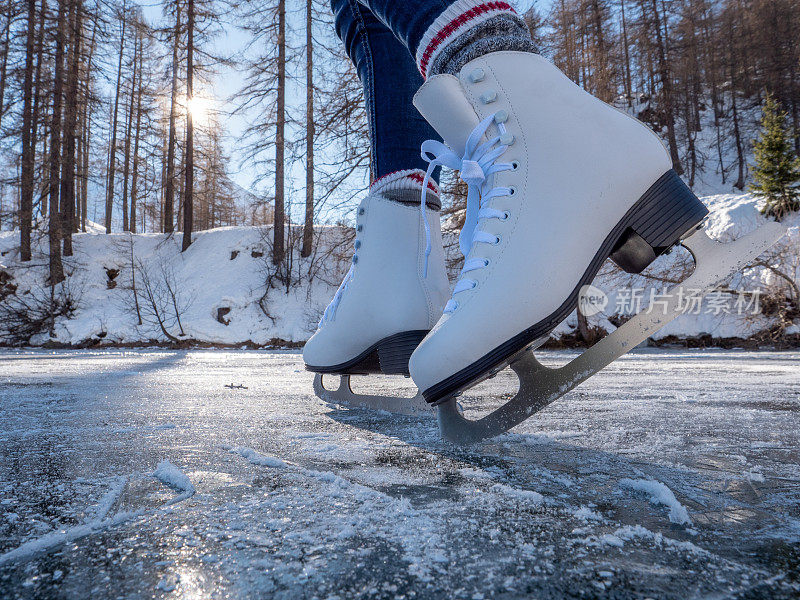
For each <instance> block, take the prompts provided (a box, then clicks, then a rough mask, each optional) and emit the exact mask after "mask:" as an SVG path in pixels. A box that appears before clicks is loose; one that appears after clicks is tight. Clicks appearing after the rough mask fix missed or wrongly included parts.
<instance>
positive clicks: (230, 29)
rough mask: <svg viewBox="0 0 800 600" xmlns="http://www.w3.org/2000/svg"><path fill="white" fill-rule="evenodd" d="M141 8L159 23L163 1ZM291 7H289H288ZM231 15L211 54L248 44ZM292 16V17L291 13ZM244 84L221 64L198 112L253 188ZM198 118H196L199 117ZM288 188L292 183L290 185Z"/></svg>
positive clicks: (543, 2) (524, 5) (234, 172)
mask: <svg viewBox="0 0 800 600" xmlns="http://www.w3.org/2000/svg"><path fill="white" fill-rule="evenodd" d="M551 2H552V0H520V1H517V2H514V4H515V5H516V6H517V7H518V9H517V10H518V11H519V12H524V11H525V10H527V9H528V8H529V7H530V6H531V5H532V4H534V3H535V4H537V5H538V6H539V7H540V9H541V10H545V9H546V8H547V7H548V6H549V5H550V3H551ZM140 6H142V9H143V11H144V14H145V17H146V18H147V20H148V21H149V22H150V23H151V24H158V23H162V16H161V12H162V4H161V3H160V2H159V3H155V2H152V0H150V2H148V3H142V4H140ZM290 10H291V8H290ZM230 18H232V14H230V11H229V13H228V14H226V15H225V16H224V17H223V22H222V25H223V27H222V33H221V34H220V35H219V36H218V37H216V38H215V39H214V40H213V43H212V47H211V48H210V49H209V50H210V51H211V52H212V53H214V54H217V55H221V56H232V55H234V54H236V53H237V52H240V51H242V50H243V48H244V46H245V44H246V43H247V34H245V33H243V32H242V31H241V30H240V29H239V28H238V27H237V26H236V24H235V23H233V22H231V21H230V20H229V19H230ZM290 18H291V16H290ZM243 84H244V73H243V72H242V71H241V70H240V69H238V68H235V67H220V68H219V73H218V74H217V75H216V77H215V78H214V81H213V83H212V86H211V87H210V89H204V90H202V91H201V94H202V100H198V101H197V103H198V111H199V112H214V113H216V116H217V118H218V120H219V121H220V123H221V124H222V126H223V129H224V131H225V133H226V138H225V149H226V152H227V153H228V155H229V156H230V157H231V159H232V160H231V164H230V175H231V177H232V178H233V179H234V181H236V182H237V183H238V184H239V185H241V186H242V187H244V188H246V189H252V187H253V186H252V183H253V180H254V179H255V176H256V173H254V172H253V170H252V167H250V166H246V165H245V166H243V165H241V152H240V145H239V143H238V141H239V140H241V138H242V134H243V132H244V130H245V129H246V127H247V118H248V116H247V115H246V114H244V115H243V114H231V113H232V112H233V109H234V107H235V105H234V103H233V102H232V101H231V99H233V98H235V97H236V95H237V93H238V91H239V90H240V89H241V88H242V86H243ZM294 100H295V101H296V102H299V103H303V102H305V96H304V92H303V95H302V96H301V97H298V98H295V99H294ZM287 102H288V103H289V104H291V103H293V98H292V97H291V96H290V97H289V98H288V99H287ZM198 118H199V117H198ZM289 176H290V177H291V176H294V177H296V178H297V179H298V181H297V187H298V188H299V189H301V190H302V181H304V177H305V174H304V173H303V172H301V170H299V168H298V167H296V168H295V169H294V172H293V173H290V174H289ZM290 187H291V186H290Z"/></svg>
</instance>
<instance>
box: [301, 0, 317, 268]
mask: <svg viewBox="0 0 800 600" xmlns="http://www.w3.org/2000/svg"><path fill="white" fill-rule="evenodd" d="M312 7H313V5H312V0H306V215H305V221H304V222H303V248H302V250H301V252H300V256H303V257H308V256H311V248H312V244H313V242H314V36H313V30H312V26H313V20H312V10H311V9H312Z"/></svg>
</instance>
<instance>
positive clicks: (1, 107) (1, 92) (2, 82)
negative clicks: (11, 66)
mask: <svg viewBox="0 0 800 600" xmlns="http://www.w3.org/2000/svg"><path fill="white" fill-rule="evenodd" d="M13 16H14V2H11V1H10V0H9V2H8V15H6V29H5V32H4V33H3V37H4V38H5V39H4V40H3V62H2V63H0V123H1V122H2V119H3V115H4V113H5V97H6V83H7V80H8V78H7V77H6V75H7V74H8V54H9V52H10V51H11V19H12V18H13Z"/></svg>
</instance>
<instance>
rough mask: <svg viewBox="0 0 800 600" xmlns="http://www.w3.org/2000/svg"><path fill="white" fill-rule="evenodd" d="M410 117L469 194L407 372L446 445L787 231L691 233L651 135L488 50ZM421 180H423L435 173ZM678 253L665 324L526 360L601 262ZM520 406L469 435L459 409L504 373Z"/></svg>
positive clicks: (626, 341)
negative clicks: (432, 318) (679, 249)
mask: <svg viewBox="0 0 800 600" xmlns="http://www.w3.org/2000/svg"><path fill="white" fill-rule="evenodd" d="M414 104H415V105H416V106H417V108H418V109H419V110H420V112H421V113H422V114H423V116H424V117H425V118H426V119H427V120H428V122H430V124H431V125H432V126H433V127H434V128H435V129H436V130H437V132H438V133H439V134H440V135H441V136H442V137H443V138H444V140H445V141H446V143H447V146H445V145H443V144H441V143H438V142H426V143H425V144H424V145H423V152H424V153H426V154H427V156H428V158H429V159H430V160H431V163H430V167H431V169H433V168H434V167H435V166H436V165H440V164H442V165H445V166H448V167H451V168H454V169H459V170H460V172H461V178H462V179H463V180H464V181H465V182H467V184H468V187H469V194H468V199H467V214H466V222H465V225H464V229H463V230H462V232H461V249H462V252H463V253H464V254H465V264H464V268H463V270H462V273H461V277H460V279H459V281H458V282H457V284H456V286H455V288H454V290H453V296H452V298H451V299H450V301H449V302H448V303H447V306H446V307H445V312H444V314H443V315H442V318H441V319H440V320H439V322H438V323H437V324H436V326H435V327H434V328H433V330H432V331H431V332H430V333H429V334H428V335H427V336H426V337H425V339H424V340H423V341H422V343H421V344H420V345H419V346H418V348H417V349H416V350H415V352H414V354H413V355H412V357H411V361H410V372H411V376H412V377H413V378H414V382H415V383H416V384H417V386H418V387H419V389H420V390H421V392H422V394H423V396H424V398H425V400H426V401H427V402H429V403H431V404H433V405H437V406H438V407H439V423H440V426H441V428H442V432H443V435H444V437H446V438H447V439H450V440H453V441H457V442H472V441H477V440H480V439H483V438H486V437H490V436H494V435H497V434H498V433H501V432H503V431H506V430H508V429H509V428H510V427H512V426H514V425H516V424H517V423H519V422H521V421H523V420H524V419H526V418H527V417H529V416H530V415H531V414H533V412H535V411H537V410H540V409H541V408H542V407H544V406H546V405H547V404H549V403H550V402H552V401H553V400H555V399H556V398H558V397H559V396H561V395H563V394H565V393H566V392H568V391H569V390H571V389H572V388H573V387H575V386H576V385H578V384H579V383H580V382H581V381H584V380H585V379H587V378H588V377H590V376H591V375H593V374H594V373H596V372H597V371H598V370H600V369H601V368H602V367H604V366H606V365H607V364H609V363H610V362H611V361H613V360H614V359H616V358H618V357H619V356H621V355H622V354H624V353H625V352H627V351H629V350H630V349H632V348H634V347H635V346H636V345H637V344H638V343H640V342H642V341H644V340H645V339H647V337H648V336H650V335H652V334H653V333H654V332H655V331H657V330H658V329H660V328H661V327H663V326H664V325H666V324H667V323H668V322H669V321H671V320H672V319H674V318H675V317H676V316H678V315H679V314H680V313H681V310H682V308H681V306H680V303H681V300H680V299H681V298H684V299H685V298H686V297H687V296H702V295H704V294H706V293H707V292H709V291H711V289H713V288H714V287H715V286H716V285H717V284H718V283H719V282H720V281H722V280H723V279H725V278H726V277H727V276H728V275H729V274H731V273H732V272H734V271H736V270H737V269H741V268H742V267H743V266H744V265H745V264H746V263H747V262H748V261H750V260H752V259H754V258H755V257H756V256H758V255H759V254H760V253H762V252H763V251H764V250H766V249H767V248H768V247H769V246H770V245H772V244H773V243H774V242H775V241H777V239H778V238H780V236H781V235H782V233H783V228H782V227H781V226H780V225H778V224H770V225H768V226H765V227H763V228H762V229H760V230H758V231H756V232H753V233H752V234H750V235H749V236H746V237H745V238H742V239H740V240H737V241H735V242H733V243H731V244H726V245H721V244H717V243H716V242H712V241H711V240H710V239H709V238H708V237H707V236H706V234H705V233H704V232H702V231H699V228H700V227H701V223H702V221H703V219H704V217H705V215H706V214H707V212H708V211H707V209H706V208H705V206H704V205H703V204H702V203H701V202H700V201H699V200H698V199H697V198H696V197H695V195H694V194H693V193H692V192H691V190H689V189H688V188H687V187H686V185H685V184H684V183H683V182H682V181H681V180H680V178H679V177H678V175H677V174H676V173H675V172H674V171H673V170H672V164H671V161H670V158H669V155H668V153H667V151H666V150H665V148H664V146H663V144H662V143H661V141H660V140H659V139H658V137H657V136H656V135H655V134H654V133H653V132H652V131H651V130H650V129H649V128H648V127H646V126H645V125H643V124H642V123H640V122H639V121H637V120H636V119H633V118H631V117H629V116H628V115H626V114H624V113H622V112H620V111H617V110H615V109H614V108H612V107H610V106H609V105H607V104H605V103H604V102H601V101H600V100H598V99H596V98H594V97H592V96H591V95H589V94H588V93H586V92H584V91H583V90H582V89H580V88H579V87H578V86H577V85H575V84H574V83H573V82H571V81H570V80H569V79H568V78H567V77H566V76H564V75H563V74H562V73H561V72H560V71H559V70H558V69H557V68H555V67H554V66H553V65H552V64H550V63H549V62H548V61H546V60H545V59H544V58H542V57H540V56H538V55H535V54H529V53H521V52H497V53H493V54H488V55H486V56H483V57H480V58H478V59H475V60H473V61H472V62H470V63H468V64H467V65H466V66H465V67H464V68H463V69H462V71H461V72H460V74H459V76H458V77H454V76H452V75H437V76H435V77H432V78H430V79H429V80H428V81H427V82H426V83H425V84H424V85H423V86H422V88H420V90H419V92H418V93H417V95H416V97H415V99H414ZM429 172H430V171H429ZM678 243H683V244H684V245H685V246H686V247H687V248H688V249H689V250H690V251H691V252H692V254H693V255H694V257H695V260H696V269H695V272H694V274H693V275H692V276H691V277H689V278H688V279H687V280H686V281H685V282H684V283H683V284H682V285H681V286H678V287H677V288H676V289H675V290H673V292H674V298H673V300H674V301H672V302H671V304H670V307H669V310H668V311H667V314H663V312H662V313H659V314H654V315H650V314H648V315H644V314H640V315H638V316H637V317H635V318H634V319H632V320H631V321H629V322H628V323H626V324H625V325H623V326H622V327H620V328H619V329H618V330H616V331H615V332H614V333H613V334H611V335H609V336H607V337H606V338H605V339H603V340H602V341H601V342H599V343H598V344H596V345H595V346H593V347H592V348H591V349H589V350H587V351H586V352H585V353H584V354H582V355H581V356H580V357H579V358H576V359H575V360H574V361H573V362H572V363H570V364H569V365H567V366H565V367H563V368H561V369H556V370H553V369H545V368H544V367H542V366H541V365H540V364H539V363H538V362H537V361H536V359H535V358H534V357H533V355H532V354H531V353H530V349H532V348H535V347H538V345H541V343H543V342H544V341H545V340H546V339H547V337H548V336H549V334H550V332H551V331H552V330H553V329H554V328H555V327H556V326H557V325H558V324H559V323H560V322H561V321H563V320H564V319H565V318H566V317H567V316H568V315H569V314H570V313H571V312H572V310H573V309H574V308H575V307H576V306H577V301H578V295H579V291H580V289H581V287H582V286H583V285H585V284H588V283H590V282H591V281H592V279H593V278H594V277H595V275H596V274H597V272H598V270H599V269H600V266H601V265H602V263H603V262H604V261H605V260H606V259H607V258H609V257H610V258H611V259H612V260H614V261H615V262H616V263H617V264H618V265H619V266H621V267H622V268H623V269H625V270H626V271H628V272H632V273H638V272H640V271H642V270H643V269H644V268H645V267H647V266H648V265H649V264H650V263H651V262H652V261H653V260H654V259H655V258H656V257H657V256H658V255H659V254H661V253H663V252H664V251H666V250H667V249H669V248H670V247H672V246H674V245H675V244H678ZM509 365H510V366H511V367H512V369H514V371H516V372H517V374H518V375H519V376H520V381H521V387H520V391H519V393H518V394H517V396H516V397H515V398H514V399H512V400H511V401H509V402H508V403H507V404H506V405H505V406H503V407H502V408H500V409H498V410H497V411H495V412H494V413H492V414H490V415H488V416H487V417H485V418H484V419H481V420H480V421H477V422H470V421H467V420H466V419H464V418H463V416H462V415H461V414H460V413H459V412H458V411H457V409H456V404H455V397H456V396H457V395H458V394H460V393H461V392H463V391H464V390H466V389H468V388H470V387H472V386H474V385H475V384H477V383H478V382H480V381H482V380H484V379H486V378H488V377H491V376H493V375H494V374H496V373H497V372H498V371H500V370H501V369H503V368H505V367H506V366H509Z"/></svg>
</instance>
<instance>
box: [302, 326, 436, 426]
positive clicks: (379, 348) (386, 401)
mask: <svg viewBox="0 0 800 600" xmlns="http://www.w3.org/2000/svg"><path fill="white" fill-rule="evenodd" d="M427 333H428V332H427V331H423V330H414V331H404V332H401V333H397V334H395V335H392V336H389V337H387V338H384V339H383V340H381V341H379V342H378V343H377V344H375V346H373V347H372V348H370V350H369V351H368V352H366V353H365V356H364V358H363V359H362V364H366V363H369V364H370V365H374V364H375V362H376V361H375V358H376V357H377V364H378V365H379V368H380V373H382V374H384V375H408V361H409V359H410V358H411V354H412V353H413V352H414V350H415V349H416V347H417V346H419V343H420V342H421V341H422V339H423V338H424V337H425V335H426V334H427ZM360 366H361V365H359V364H356V365H354V366H352V367H350V369H352V370H353V371H354V372H355V373H358V371H359V367H360ZM351 374H352V373H332V374H331V375H330V376H332V375H339V377H340V380H339V386H338V387H337V388H336V389H335V390H332V389H327V388H326V387H325V385H324V384H323V381H322V376H323V374H322V373H316V374H315V375H314V393H315V394H316V395H317V396H318V397H319V398H320V399H322V400H323V401H325V402H327V403H329V404H334V405H336V406H342V407H346V408H369V409H373V410H385V411H388V412H393V413H399V414H408V415H416V414H420V413H426V414H430V413H431V412H432V409H431V407H430V405H428V403H427V402H425V400H424V399H423V398H422V395H421V394H419V393H417V394H416V395H415V396H413V397H411V398H406V397H400V396H374V395H368V394H357V393H355V392H353V389H352V387H351V386H350V376H351Z"/></svg>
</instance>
